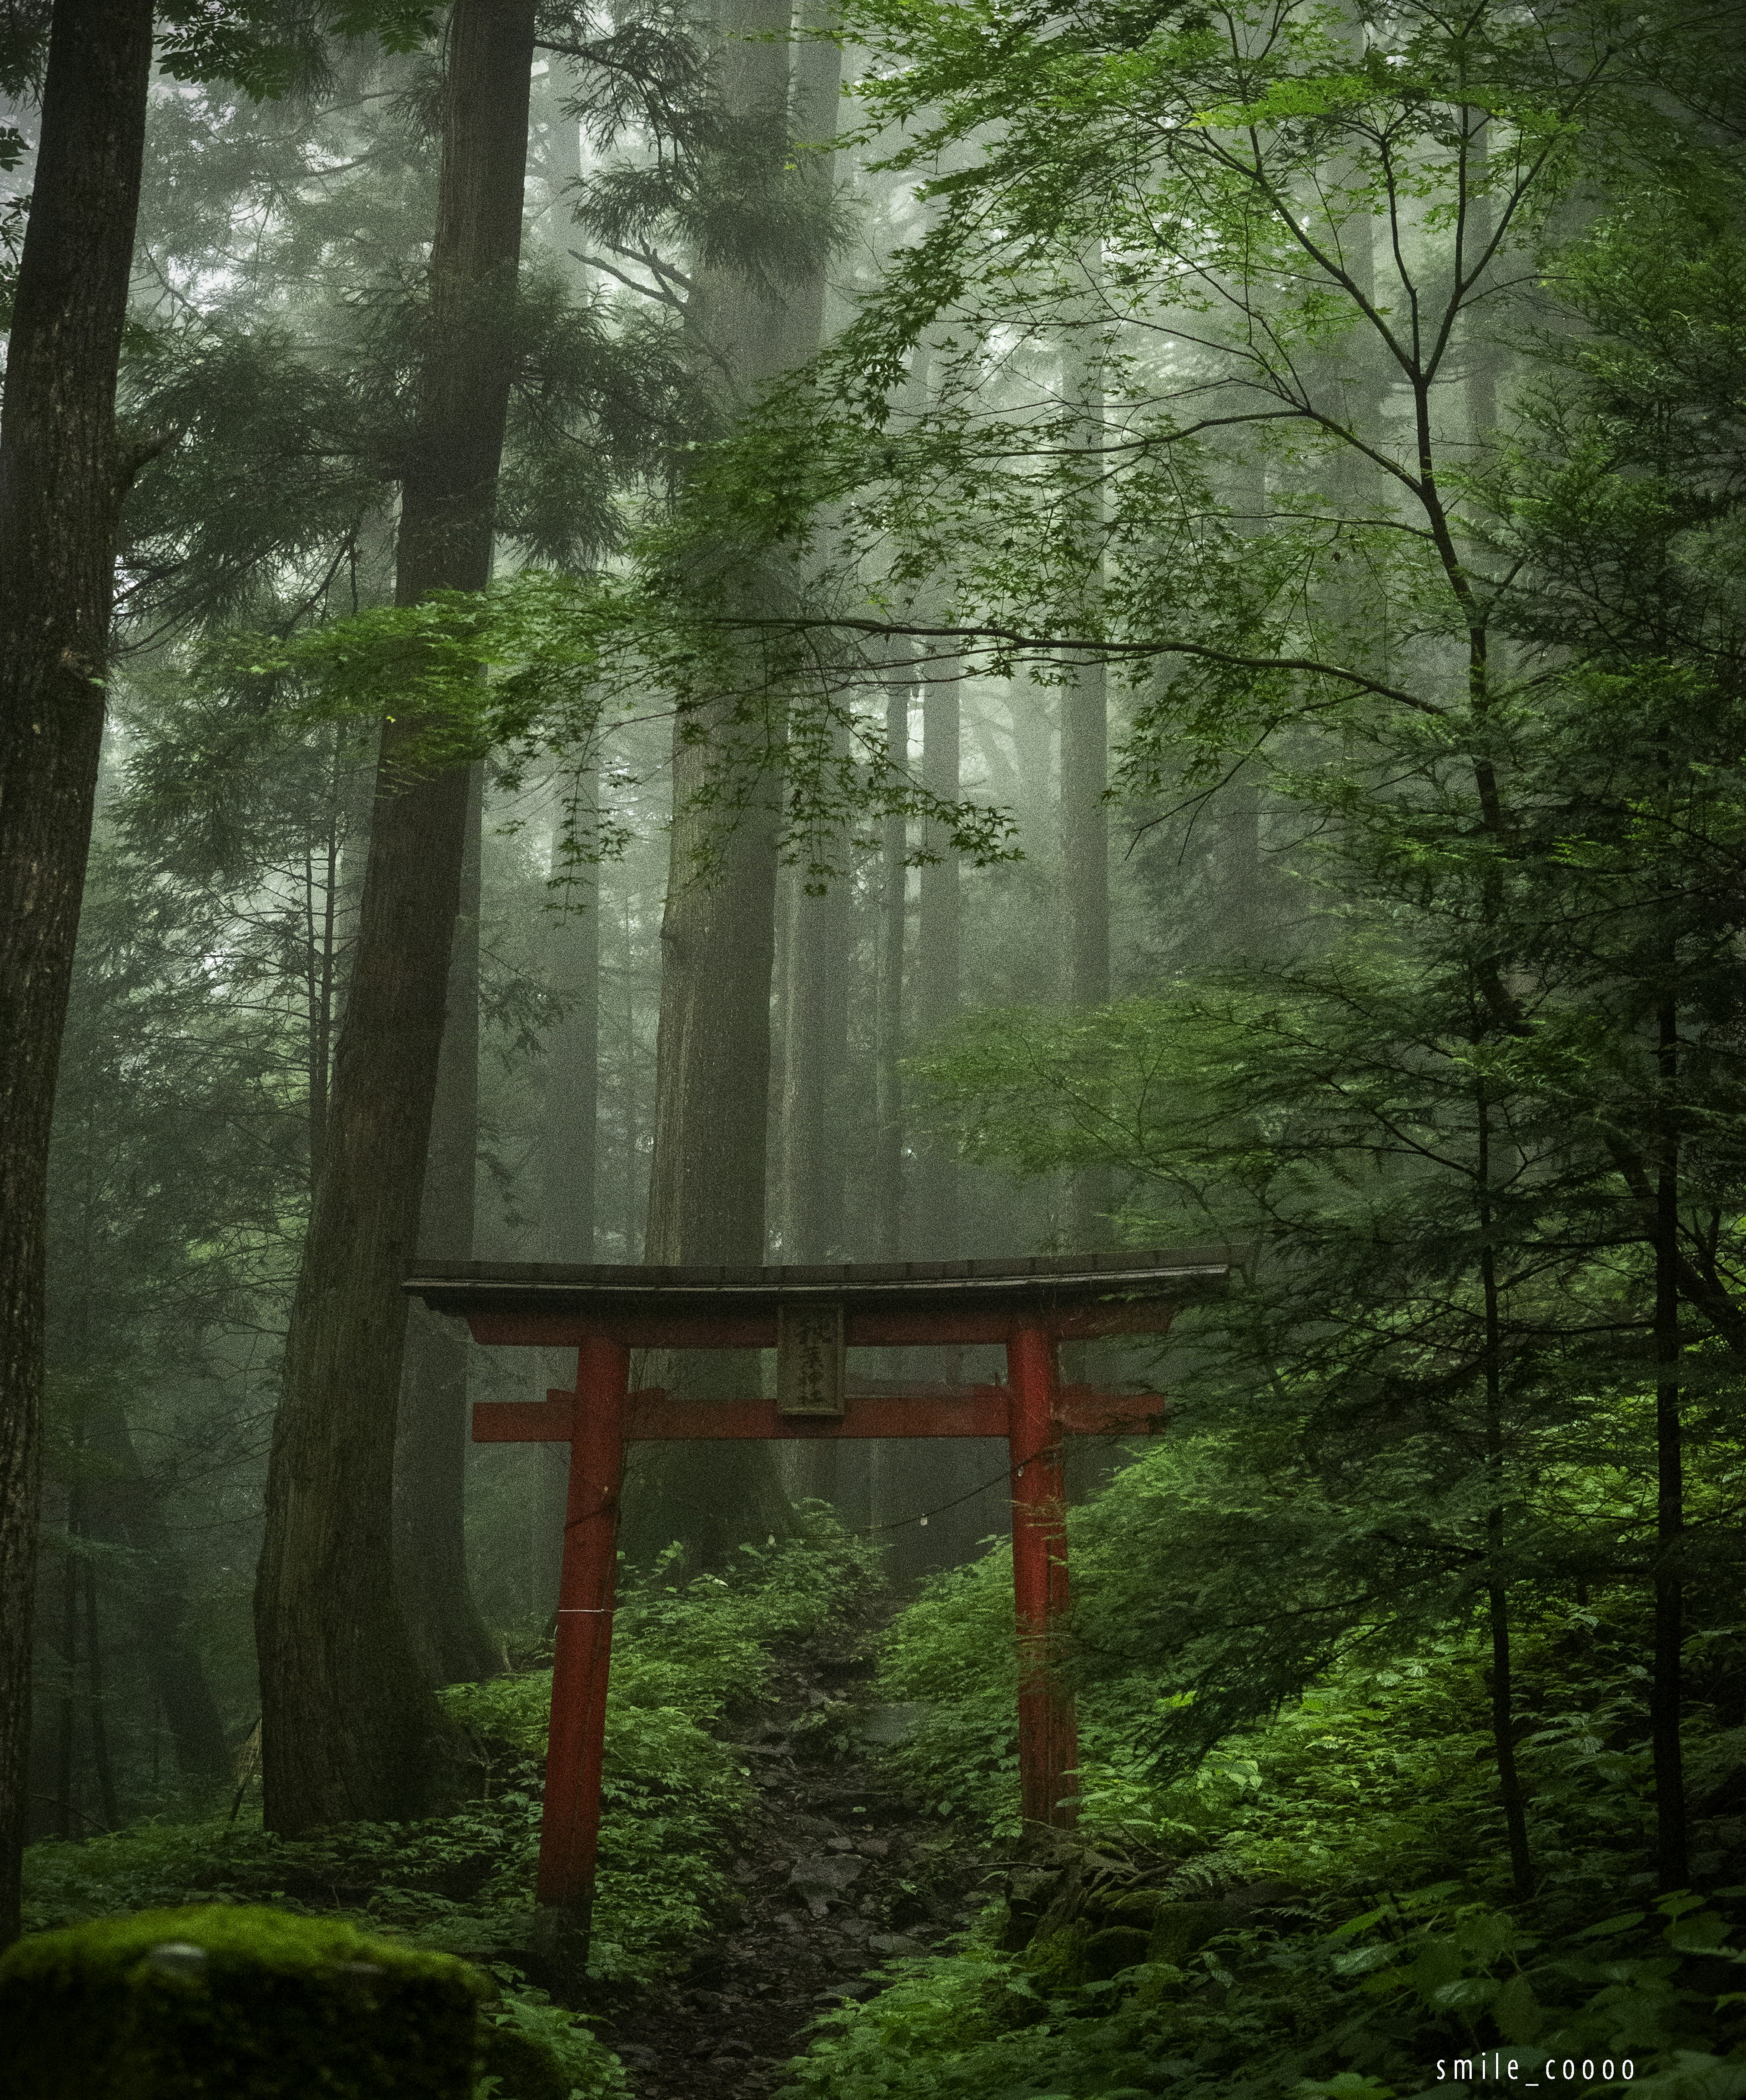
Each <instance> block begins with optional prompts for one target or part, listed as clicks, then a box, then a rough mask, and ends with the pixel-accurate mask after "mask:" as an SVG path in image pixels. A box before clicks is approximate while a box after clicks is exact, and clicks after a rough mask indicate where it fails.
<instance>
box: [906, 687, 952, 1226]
mask: <svg viewBox="0 0 1746 2100" xmlns="http://www.w3.org/2000/svg"><path fill="white" fill-rule="evenodd" d="M934 669H935V672H936V675H935V676H933V677H930V678H929V679H928V682H927V684H926V685H925V686H924V688H923V690H922V783H923V785H924V787H926V788H927V790H928V792H929V793H930V794H932V795H937V796H939V797H940V798H941V801H951V802H955V801H957V799H958V794H959V776H960V774H961V772H962V770H963V768H962V729H961V721H960V710H959V697H958V680H957V678H956V677H955V675H953V674H954V673H955V671H956V669H957V666H956V664H954V663H947V664H939V665H936V666H935V667H934ZM935 828H936V827H932V826H930V827H929V829H930V831H933V830H934V829H935ZM928 848H929V850H930V851H932V852H933V853H935V854H937V855H938V856H939V858H937V860H935V861H934V862H933V863H932V864H931V865H925V866H924V867H923V869H922V871H921V902H920V911H919V916H918V920H917V926H916V943H915V1026H916V1031H917V1033H918V1034H919V1035H920V1036H921V1038H922V1039H923V1040H924V1041H926V1040H927V1039H929V1038H931V1037H933V1036H936V1035H939V1034H940V1033H941V1030H945V1029H946V1028H949V1027H950V1026H951V1024H952V1022H953V1021H955V1020H956V1019H957V1017H958V1008H959V996H960V991H959V986H960V980H961V977H962V976H963V884H962V883H961V882H960V880H959V862H958V856H957V854H955V853H954V852H953V851H952V849H951V847H950V845H949V844H948V843H947V842H946V840H944V839H943V838H941V837H938V836H933V837H930V838H929V840H928ZM918 1150H919V1158H918V1159H917V1161H916V1165H917V1167H918V1169H919V1171H918V1173H917V1175H916V1177H915V1178H916V1182H917V1188H916V1191H915V1238H916V1247H915V1251H916V1253H917V1254H918V1255H920V1256H921V1257H922V1258H923V1259H924V1260H932V1261H953V1260H957V1259H958V1258H959V1255H961V1254H962V1252H963V1249H962V1248H961V1247H960V1246H959V1243H958V1240H959V1219H958V1179H959V1176H958V1155H957V1153H956V1151H955V1149H954V1148H953V1146H952V1145H951V1143H950V1140H947V1139H945V1138H939V1137H929V1138H928V1139H927V1140H925V1142H924V1144H923V1145H921V1146H919V1148H918Z"/></svg>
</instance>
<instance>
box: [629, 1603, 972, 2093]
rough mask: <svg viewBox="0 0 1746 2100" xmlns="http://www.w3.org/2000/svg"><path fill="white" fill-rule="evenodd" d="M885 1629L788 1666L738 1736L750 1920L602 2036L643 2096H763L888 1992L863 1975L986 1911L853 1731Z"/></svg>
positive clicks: (946, 1834)
mask: <svg viewBox="0 0 1746 2100" xmlns="http://www.w3.org/2000/svg"><path fill="white" fill-rule="evenodd" d="M876 1630H877V1629H876V1628H875V1626H871V1625H870V1626H866V1627H865V1628H863V1629H862V1630H861V1631H860V1633H859V1635H858V1636H854V1637H852V1643H853V1644H852V1645H851V1646H850V1647H849V1648H848V1649H847V1650H846V1651H845V1649H844V1648H842V1647H838V1648H836V1650H835V1652H829V1653H811V1652H804V1651H803V1652H801V1653H800V1655H798V1656H796V1657H791V1658H790V1659H788V1660H787V1662H786V1663H785V1664H784V1665H783V1667H782V1668H781V1670H780V1671H779V1674H778V1681H777V1683H776V1686H775V1690H774V1697H773V1698H772V1700H771V1701H769V1703H768V1704H767V1705H765V1707H764V1708H763V1709H762V1710H761V1716H760V1718H759V1720H758V1722H757V1723H756V1724H755V1725H754V1726H753V1727H750V1728H748V1729H747V1731H746V1732H744V1733H743V1736H741V1738H740V1743H741V1747H742V1748H743V1750H744V1751H745V1753H746V1755H747V1762H748V1763H750V1764H751V1766H752V1772H753V1777H754V1779H755V1780H756V1784H757V1785H758V1787H759V1789H760V1792H761V1796H762V1803H761V1814H760V1815H758V1817H757V1819H756V1823H755V1824H754V1826H753V1827H752V1829H751V1830H750V1831H749V1832H748V1833H747V1842H746V1845H745V1846H744V1849H743V1851H741V1852H740V1854H739V1856H738V1857H737V1858H736V1860H734V1869H733V1871H734V1878H735V1880H736V1881H737V1882H739V1886H740V1888H741V1890H742V1891H743V1904H744V1908H743V1913H742V1916H741V1918H740V1921H739V1923H738V1925H737V1926H735V1927H734V1929H733V1930H731V1931H730V1933H729V1934H728V1935H726V1937H725V1938H724V1939H721V1940H719V1941H717V1942H716V1943H715V1944H714V1945H712V1947H710V1948H707V1949H706V1950H704V1951H703V1952H702V1953H701V1954H700V1955H699V1957H697V1959H695V1960H694V1962H693V1964H692V1969H691V1974H690V1976H689V1977H687V1978H686V1979H683V1980H682V1981H681V1983H678V1984H677V1987H676V1988H674V1989H673V1990H672V1992H671V1993H670V1994H669V1995H668V1996H664V1997H661V1998H659V1999H655V2000H650V2001H646V2002H644V2003H642V2004H639V2005H637V2006H636V2007H634V2008H633V2010H630V2011H629V2012H628V2013H626V2014H624V2015H623V2016H622V2017H621V2018H619V2019H618V2020H617V2021H616V2022H615V2023H613V2024H611V2025H610V2026H604V2027H602V2038H603V2039H604V2040H606V2041H607V2042H608V2043H609V2045H611V2047H612V2048H614V2049H617V2050H618V2052H619V2054H620V2055H621V2056H622V2057H623V2058H624V2063H625V2066H626V2068H627V2069H628V2071H629V2073H630V2076H631V2081H632V2085H633V2088H634V2089H635V2091H636V2092H637V2095H638V2100H761V2096H762V2095H764V2094H765V2093H769V2092H770V2091H771V2090H772V2089H774V2087H775V2086H776V2085H778V2084H779V2083H780V2082H781V2073H782V2070H783V2066H784V2065H785V2064H786V2063H787V2061H788V2059H789V2058H791V2056H794V2055H796V2054H798V2053H799V2051H800V2049H802V2048H804V2047H805V2041H806V2034H807V2029H808V2027H809V2026H810V2024H811V2023H812V2022H813V2020H815V2019H816V2018H818V2015H819V2014H821V2013H822V2012H825V2011H827V2010H829V2009H830V2008H831V2005H835V2004H836V2003H838V2002H840V2000H841V1999H842V1998H843V1997H844V1996H866V1995H868V1994H869V1993H870V1992H871V1991H872V1990H874V1989H875V1988H877V1987H876V1986H875V1985H872V1984H870V1983H867V1982H866V1980H865V1978H864V1974H863V1972H864V1971H865V1970H867V1969H869V1968H876V1967H878V1966H879V1965H880V1964H881V1963H883V1962H884V1961H889V1960H891V1959H893V1957H897V1956H898V1955H902V1954H913V1953H920V1952H924V1951H925V1950H926V1949H927V1948H928V1947H930V1946H932V1945H934V1944H936V1943H937V1942H938V1941H940V1940H941V1939H944V1938H945V1937H946V1935H949V1934H950V1933H953V1932H955V1931H957V1930H960V1929H961V1928H962V1927H963V1926H964V1925H966V1924H968V1921H969V1920H970V1918H971V1917H972V1915H973V1914H974V1912H975V1910H976V1908H977V1904H978V1902H979V1900H980V1896H979V1891H980V1889H981V1880H982V1874H983V1869H982V1868H981V1864H980V1862H979V1861H978V1860H977V1857H976V1856H975V1855H973V1854H972V1853H971V1852H969V1851H966V1850H964V1849H963V1848H962V1847H961V1846H959V1844H958V1843H957V1842H956V1841H955V1838H954V1834H953V1833H952V1831H951V1829H950V1826H949V1825H947V1824H942V1823H941V1822H939V1821H938V1820H936V1819H932V1818H927V1817H924V1816H921V1815H918V1814H917V1812H916V1811H915V1806H914V1804H913V1803H912V1802H907V1801H906V1800H905V1799H904V1798H903V1797H902V1794H901V1793H898V1792H897V1790H896V1789H894V1788H893V1787H892V1786H891V1785H889V1784H888V1783H887V1782H885V1781H884V1780H882V1779H881V1777H880V1774H879V1771H878V1768H877V1766H876V1763H875V1762H874V1761H873V1760H872V1759H871V1758H870V1757H869V1754H868V1752H867V1749H866V1745H865V1744H864V1742H862V1740H859V1739H858V1737H857V1736H856V1735H855V1734H854V1733H853V1730H852V1728H851V1726H850V1725H849V1723H850V1717H851V1716H852V1715H853V1714H854V1712H855V1710H856V1705H857V1701H858V1698H859V1696H861V1695H862V1694H863V1692H864V1688H865V1685H866V1680H867V1679H869V1678H870V1677H871V1674H872V1670H873V1663H872V1658H871V1652H870V1651H871V1642H872V1639H873V1638H874V1636H875V1633H876ZM813 1745H818V1748H813ZM827 1745H828V1747H827Z"/></svg>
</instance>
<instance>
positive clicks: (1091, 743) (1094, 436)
mask: <svg viewBox="0 0 1746 2100" xmlns="http://www.w3.org/2000/svg"><path fill="white" fill-rule="evenodd" d="M1086 274H1087V280H1088V290H1089V293H1090V294H1091V297H1090V298H1088V300H1087V326H1086V327H1085V328H1084V329H1069V331H1068V332H1067V337H1066V341H1065V344H1064V346H1063V351H1062V359H1061V364H1062V375H1061V376H1062V380H1063V390H1064V392H1065V394H1066V395H1067V396H1068V398H1069V399H1070V400H1071V401H1072V402H1073V403H1074V405H1075V406H1076V407H1077V408H1078V410H1079V412H1080V413H1081V415H1082V417H1084V419H1085V435H1086V444H1087V448H1088V449H1089V450H1090V451H1091V452H1093V454H1094V455H1095V454H1096V451H1097V449H1098V448H1100V446H1101V444H1102V443H1103V429H1104V368H1103V352H1102V346H1101V345H1100V343H1099V342H1097V340H1096V337H1094V336H1093V334H1092V333H1091V329H1093V328H1095V326H1096V316H1097V314H1098V311H1099V307H1098V303H1097V298H1098V294H1099V292H1100V286H1101V283H1102V276H1103V271H1102V264H1101V258H1100V254H1099V251H1098V249H1097V248H1096V245H1093V247H1092V249H1091V250H1090V252H1089V254H1088V258H1087V266H1086ZM1102 465H1103V462H1102V461H1101V460H1100V459H1099V458H1097V457H1095V456H1094V457H1092V459H1091V461H1090V462H1089V464H1088V468H1087V474H1086V476H1085V481H1084V484H1083V486H1084V496H1083V501H1084V504H1085V506H1086V519H1085V524H1086V529H1087V533H1088V535H1089V545H1088V546H1087V558H1088V559H1089V560H1091V562H1094V563H1096V562H1098V561H1099V559H1100V541H1101V539H1102V528H1103V520H1102V515H1101V513H1102V508H1103V505H1102V501H1101V498H1100V494H1099V490H1100V474H1101V472H1102ZM1060 737H1061V776H1060V777H1061V801H1060V834H1061V896H1062V902H1063V905H1064V907H1065V910H1064V911H1063V914H1062V920H1063V924H1062V929H1061V930H1062V936H1063V946H1064V948H1065V955H1064V956H1063V961H1064V964H1065V968H1064V969H1063V972H1062V977H1063V984H1064V989H1065V992H1066V995H1067V1003H1068V1004H1069V1006H1072V1007H1076V1008H1086V1007H1097V1006H1106V1005H1107V1004H1109V813H1108V810H1107V809H1106V806H1105V805H1104V799H1103V798H1104V789H1105V788H1106V787H1108V786H1109V673H1108V672H1107V670H1106V669H1105V668H1104V665H1103V664H1101V663H1097V662H1094V661H1091V660H1089V659H1087V660H1086V661H1084V662H1082V663H1080V664H1076V665H1075V666H1074V668H1073V671H1072V673H1071V674H1070V676H1069V678H1068V680H1067V682H1066V683H1065V685H1064V686H1062V688H1061V728H1060ZM1113 1193H1114V1192H1113V1184H1112V1181H1111V1177H1110V1175H1109V1169H1108V1168H1107V1167H1081V1168H1080V1169H1079V1170H1078V1171H1077V1172H1076V1173H1074V1174H1072V1175H1069V1177H1068V1186H1067V1216H1066V1219H1065V1226H1066V1235H1067V1241H1068V1244H1069V1248H1071V1249H1074V1250H1075V1251H1079V1250H1082V1251H1087V1252H1089V1251H1091V1249H1092V1248H1094V1247H1098V1246H1104V1245H1106V1244H1107V1243H1108V1242H1109V1208H1110V1205H1111V1202H1112V1201H1113Z"/></svg>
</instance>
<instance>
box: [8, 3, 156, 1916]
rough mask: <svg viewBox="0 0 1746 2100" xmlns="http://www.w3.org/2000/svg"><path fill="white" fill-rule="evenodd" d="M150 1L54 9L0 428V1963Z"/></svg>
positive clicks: (24, 1716) (21, 1733) (19, 1815)
mask: <svg viewBox="0 0 1746 2100" xmlns="http://www.w3.org/2000/svg"><path fill="white" fill-rule="evenodd" d="M151 71H152V7H151V0H58V4H57V5H56V7H55V11H54V17H53V23H52V27H51V34H50V41H49V60H48V73H47V77H46V82H45V86H44V92H43V98H42V131H41V135H40V141H39V143H38V146H37V165H36V172H35V183H34V188H33V192H32V202H31V210H30V218H29V223H28V225H27V227H26V229H25V233H24V253H23V256H22V258H21V259H20V267H19V277H18V290H17V297H16V299H15V302H14V305H13V310H12V325H11V337H10V341H9V345H8V348H7V369H6V390H5V396H4V403H3V407H0V1943H5V1942H6V1941H7V1940H9V1939H11V1938H12V1937H13V1936H14V1935H15V1934H16V1932H17V1930H18V1918H19V1864H20V1854H21V1851H22V1849H23V1845H24V1820H25V1815H26V1804H27V1797H26V1780H25V1761H26V1758H27V1755H28V1745H29V1725H30V1619H31V1599H32V1592H33V1586H34V1582H35V1572H36V1529H37V1504H38V1501H39V1498H40V1492H41V1471H40V1449H39V1447H40V1440H41V1421H42V1347H43V1277H44V1215H43V1214H44V1205H45V1202H46V1187H47V1176H48V1150H49V1124H50V1119H51V1116H52V1114H53V1111H54V1102H55V1067H56V1063H57V1061H58V1058H59V1055H60V1035H61V1026H62V1022H63V1021H64V1017H65V1014H66V1010H67V995H68V985H69V983H70V981H71V978H72V973H73V942H74V939H75V937H76V936H77V932H78V922H79V900H80V894H81V892H82V889H83V887H84V881H85V860H86V853H87V851H88V849H89V847H90V827H91V806H92V801H93V798H94V796H95V792H96V785H97V761H98V755H99V749H100V748H101V744H102V739H103V718H104V693H103V684H102V680H103V677H104V661H105V657H106V654H107V651H108V641H109V616H110V611H111V605H112V591H113V567H114V551H115V532H116V507H117V501H118V499H119V496H120V494H121V485H122V481H123V477H124V470H123V466H122V464H121V461H120V460H119V459H118V457H117V445H116V437H115V382H116V373H117V368H118V365H119V363H120V359H121V327H122V323H123V320H124V319H125V318H126V310H127V286H128V276H129V272H130V267H131V264H132V260H133V249H134V219H135V218H136V216H137V214H138V210H139V173H140V165H141V160H142V157H143V152H144V143H145V111H146V90H147V87H148V83H149V82H150V79H151Z"/></svg>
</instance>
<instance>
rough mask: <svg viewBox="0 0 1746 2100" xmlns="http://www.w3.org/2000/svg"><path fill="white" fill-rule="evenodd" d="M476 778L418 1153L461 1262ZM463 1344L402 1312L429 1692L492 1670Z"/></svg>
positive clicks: (405, 1448)
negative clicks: (473, 1535)
mask: <svg viewBox="0 0 1746 2100" xmlns="http://www.w3.org/2000/svg"><path fill="white" fill-rule="evenodd" d="M483 792H484V779H483V773H482V771H481V769H480V768H479V767H478V766H474V768H473V770H472V777H471V779H470V782H469V783H468V790H467V817H466V839H465V845H464V847H463V849H462V857H461V896H460V903H459V907H458V908H457V910H456V914H455V933H454V938H453V940H452V942H451V943H450V946H449V964H448V1013H447V1016H446V1017H445V1018H444V1021H443V1049H442V1054H441V1056H440V1057H439V1060H438V1063H437V1087H436V1101H435V1103H434V1108H433V1110H432V1114H431V1124H430V1149H429V1151H428V1152H427V1154H425V1189H424V1200H423V1202H422V1203H421V1207H420V1217H419V1227H418V1252H419V1255H420V1258H421V1260H422V1259H424V1258H425V1257H427V1256H428V1257H430V1258H431V1259H433V1260H441V1261H470V1260H471V1259H472V1257H473V1243H474V1209H475V1207H476V1205H477V1199H478V1119H479V1118H478V1110H479V902H480V881H479V846H480V836H479V833H480V823H481V818H482V815H483V809H482V804H483ZM471 1347H472V1344H471V1343H470V1340H469V1339H468V1336H467V1333H466V1330H465V1328H464V1327H463V1326H461V1322H460V1321H458V1320H444V1319H440V1318H439V1317H438V1316H437V1315H436V1314H435V1313H434V1312H430V1311H428V1310H427V1309H426V1308H425V1307H424V1306H422V1305H413V1306H411V1307H409V1308H408V1315H407V1330H406V1361H405V1365H404V1366H403V1370H402V1374H401V1381H400V1423H399V1438H398V1440H397V1444H396V1448H395V1485H394V1493H395V1517H396V1519H397V1520H398V1523H399V1541H398V1546H399V1560H398V1562H397V1563H396V1566H395V1578H396V1581H397V1582H398V1584H399V1591H400V1596H401V1599H402V1602H403V1605H404V1608H405V1611H406V1616H407V1621H408V1626H409V1628H410V1630H411V1632H412V1639H413V1640H414V1642H415V1643H416V1644H417V1648H418V1652H419V1656H420V1658H421V1661H422V1664H423V1666H424V1670H425V1675H426V1676H427V1677H428V1678H429V1679H430V1682H431V1683H433V1684H460V1683H478V1681H479V1680H480V1679H483V1678H487V1677H490V1676H492V1675H494V1674H496V1672H497V1671H499V1670H501V1669H502V1667H503V1655H502V1652H501V1650H500V1648H499V1647H498V1645H497V1643H496V1642H495V1641H493V1640H492V1637H491V1635H489V1634H488V1633H487V1631H486V1630H485V1625H484V1621H483V1620H482V1619H481V1618H480V1617H479V1615H478V1607H477V1606H476V1605H475V1604H474V1601H473V1591H472V1588H471V1586H470V1583H469V1582H468V1580H467V1553H466V1530H465V1517H466V1485H467V1473H466V1459H467V1445H468V1441H469V1437H470V1430H471V1423H470V1419H469V1417H468V1413H467V1366H468V1362H469V1352H470V1348H471Z"/></svg>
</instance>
